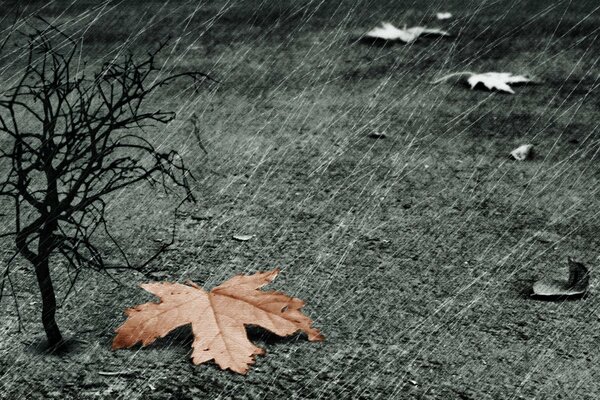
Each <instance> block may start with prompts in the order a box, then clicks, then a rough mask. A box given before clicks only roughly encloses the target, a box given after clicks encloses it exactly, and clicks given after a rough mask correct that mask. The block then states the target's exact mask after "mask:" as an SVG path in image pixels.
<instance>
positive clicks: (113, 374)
mask: <svg viewBox="0 0 600 400" xmlns="http://www.w3.org/2000/svg"><path fill="white" fill-rule="evenodd" d="M137 373H138V371H129V370H128V371H98V375H102V376H119V375H136V374H137Z"/></svg>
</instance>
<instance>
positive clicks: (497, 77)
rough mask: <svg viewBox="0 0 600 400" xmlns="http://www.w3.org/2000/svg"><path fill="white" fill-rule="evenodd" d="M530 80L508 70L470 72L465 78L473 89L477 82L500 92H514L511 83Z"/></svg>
mask: <svg viewBox="0 0 600 400" xmlns="http://www.w3.org/2000/svg"><path fill="white" fill-rule="evenodd" d="M529 82H532V80H531V79H530V78H529V77H527V76H525V75H513V74H511V73H510V72H485V73H482V74H472V75H471V76H469V78H467V83H469V85H471V89H474V88H475V86H477V85H478V84H482V85H483V86H485V87H486V88H487V89H489V90H494V89H495V90H499V91H501V92H506V93H511V94H514V93H515V92H514V91H513V90H512V88H511V87H510V86H509V84H511V83H529Z"/></svg>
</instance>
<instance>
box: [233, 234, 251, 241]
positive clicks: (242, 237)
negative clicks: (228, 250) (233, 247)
mask: <svg viewBox="0 0 600 400" xmlns="http://www.w3.org/2000/svg"><path fill="white" fill-rule="evenodd" d="M232 237H233V239H235V240H237V241H239V242H247V241H248V240H250V239H252V238H253V237H254V235H233V236H232Z"/></svg>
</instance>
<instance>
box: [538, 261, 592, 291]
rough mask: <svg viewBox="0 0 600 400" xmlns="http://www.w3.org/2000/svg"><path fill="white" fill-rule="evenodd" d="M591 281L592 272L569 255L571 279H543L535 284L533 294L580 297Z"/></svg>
mask: <svg viewBox="0 0 600 400" xmlns="http://www.w3.org/2000/svg"><path fill="white" fill-rule="evenodd" d="M589 283H590V273H589V271H588V269H587V268H586V266H585V265H583V264H582V263H580V262H578V261H575V260H573V259H572V258H570V257H569V279H568V280H567V281H559V280H556V279H542V280H539V281H537V282H535V283H534V284H533V296H537V297H546V298H565V297H580V296H582V295H584V294H585V292H586V291H587V289H588V286H589Z"/></svg>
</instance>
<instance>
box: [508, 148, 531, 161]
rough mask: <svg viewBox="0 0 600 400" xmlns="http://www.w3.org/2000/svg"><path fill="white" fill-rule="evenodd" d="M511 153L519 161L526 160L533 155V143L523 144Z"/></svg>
mask: <svg viewBox="0 0 600 400" xmlns="http://www.w3.org/2000/svg"><path fill="white" fill-rule="evenodd" d="M510 155H511V156H512V157H513V158H514V159H515V160H517V161H525V160H527V159H528V158H531V157H532V156H533V145H532V144H522V145H521V146H519V147H517V148H516V149H514V150H513V151H511V152H510Z"/></svg>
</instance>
